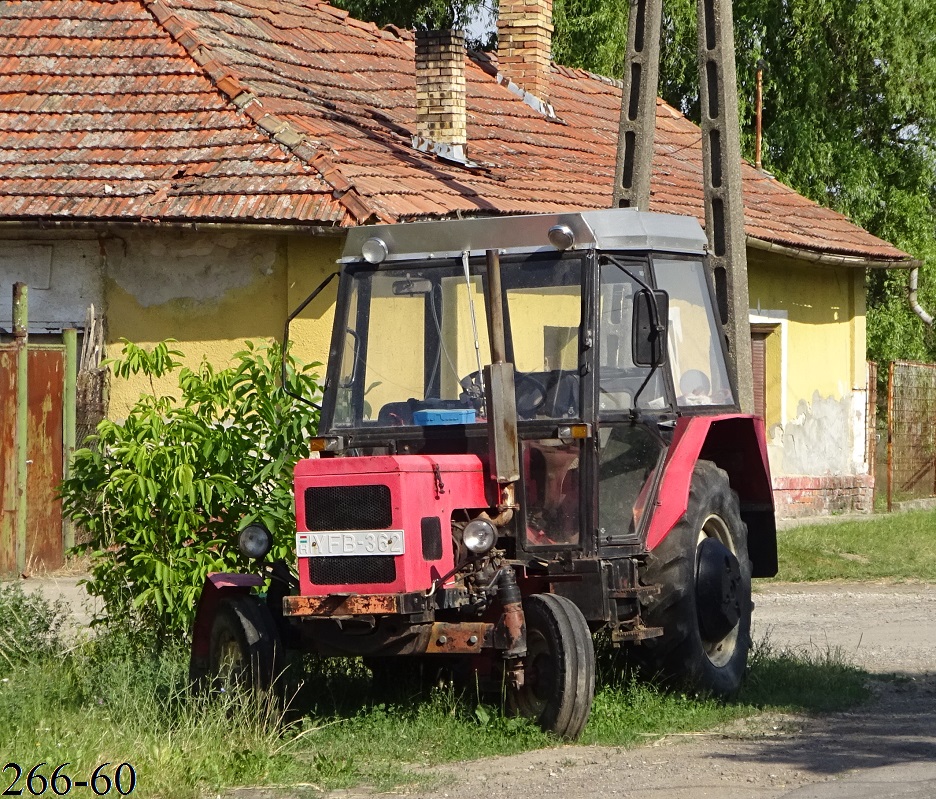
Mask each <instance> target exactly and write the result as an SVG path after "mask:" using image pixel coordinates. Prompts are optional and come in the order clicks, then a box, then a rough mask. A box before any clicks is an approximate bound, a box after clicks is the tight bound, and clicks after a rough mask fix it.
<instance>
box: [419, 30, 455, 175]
mask: <svg viewBox="0 0 936 799" xmlns="http://www.w3.org/2000/svg"><path fill="white" fill-rule="evenodd" d="M467 143H468V132H467V117H466V114H465V34H464V33H463V32H462V31H453V30H435V31H416V135H415V136H413V147H415V148H416V149H417V150H421V151H423V152H433V153H435V154H436V155H438V156H440V157H442V158H447V159H449V160H452V161H460V162H463V163H464V162H466V154H465V147H466V145H467Z"/></svg>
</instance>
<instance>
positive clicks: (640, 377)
mask: <svg viewBox="0 0 936 799" xmlns="http://www.w3.org/2000/svg"><path fill="white" fill-rule="evenodd" d="M647 266H648V264H647V261H646V260H639V261H638V260H629V259H624V258H620V259H618V258H615V259H614V260H610V261H609V262H607V263H603V264H602V265H601V291H600V296H599V308H598V310H599V314H598V331H599V336H598V342H599V363H598V411H599V413H601V414H602V415H608V414H614V413H615V412H617V411H630V409H631V408H635V407H639V408H648V409H659V408H664V407H666V405H667V402H666V386H665V383H664V380H663V372H662V371H661V370H659V369H657V370H655V371H654V372H653V374H652V375H651V374H650V371H651V370H650V368H649V367H646V366H635V365H634V360H633V335H634V333H633V323H634V316H633V315H634V294H635V293H636V292H638V291H640V284H639V283H638V282H637V281H636V280H635V279H634V277H637V278H639V279H640V280H642V281H643V282H644V283H647V282H648V280H649V277H648V275H647ZM628 273H630V274H628ZM632 276H633V277H632ZM648 376H649V380H648V379H647V378H648ZM645 381H646V385H644V383H645Z"/></svg>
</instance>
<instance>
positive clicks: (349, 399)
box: [320, 209, 737, 557]
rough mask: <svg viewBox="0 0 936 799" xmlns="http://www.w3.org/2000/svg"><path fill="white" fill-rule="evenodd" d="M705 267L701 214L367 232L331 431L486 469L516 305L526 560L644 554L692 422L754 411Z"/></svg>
mask: <svg viewBox="0 0 936 799" xmlns="http://www.w3.org/2000/svg"><path fill="white" fill-rule="evenodd" d="M491 249H494V250H496V252H497V255H498V257H499V266H500V273H501V274H500V281H499V283H500V292H499V295H500V296H498V297H492V296H491V290H490V285H489V283H490V281H489V279H488V270H489V266H488V259H487V253H488V251H489V250H491ZM704 258H705V238H704V235H703V232H702V230H701V228H700V226H699V224H698V222H697V221H696V220H695V219H692V218H689V217H678V216H669V215H662V214H648V213H640V212H638V211H635V210H630V209H619V210H602V211H589V212H581V213H574V214H552V215H535V216H527V217H513V218H490V219H470V220H452V221H445V222H428V223H415V224H409V225H393V226H376V227H362V228H357V229H355V230H352V231H351V232H350V233H349V236H348V241H347V245H346V247H345V250H344V254H343V256H342V259H341V260H342V263H343V264H344V270H343V274H342V278H341V284H340V289H339V301H338V306H337V310H336V322H335V326H334V336H333V339H332V343H331V352H330V357H329V370H328V376H327V383H326V388H325V395H324V407H323V412H322V425H321V431H320V433H321V434H322V435H324V436H326V437H330V439H331V441H332V442H333V443H332V444H331V446H333V447H334V448H336V449H340V450H342V451H345V452H347V451H353V452H355V453H357V454H371V455H377V454H389V455H394V454H415V453H418V454H455V453H474V454H477V455H478V456H480V457H481V458H482V459H486V458H487V457H488V452H489V446H488V438H489V436H490V430H489V424H488V423H489V419H488V418H487V416H488V411H487V402H486V393H485V385H484V367H485V365H486V364H488V363H490V362H491V327H490V320H491V310H492V309H491V308H490V306H491V304H492V303H499V304H500V305H501V306H502V318H503V336H504V345H505V360H506V361H507V362H509V363H511V364H513V367H514V375H513V394H514V403H515V407H516V420H517V434H518V437H519V443H518V446H519V449H520V452H519V464H520V471H521V472H522V476H521V479H520V481H519V485H520V487H521V491H520V494H521V495H522V496H521V502H522V508H523V513H522V516H523V520H522V522H520V523H519V529H518V531H517V532H518V535H517V538H516V542H515V547H516V550H517V553H527V555H529V556H530V557H534V556H535V557H538V555H536V553H537V552H540V551H542V550H544V549H545V550H549V549H556V548H559V549H561V548H573V549H579V550H583V551H588V552H591V553H594V552H595V551H596V550H597V549H598V548H599V547H600V546H602V545H619V544H625V543H626V544H630V545H634V544H637V543H638V542H639V540H640V537H641V536H640V522H641V516H642V503H641V502H640V501H638V500H639V499H641V498H642V499H643V500H644V501H645V500H646V499H647V496H648V492H650V491H652V485H648V478H649V477H650V476H651V475H652V473H653V472H654V471H655V470H656V469H657V468H658V466H659V464H660V462H661V460H662V456H663V454H664V453H665V450H666V443H667V439H668V437H669V435H670V434H671V433H672V431H673V427H674V422H675V420H676V419H677V417H680V416H683V415H692V414H713V413H731V412H736V411H737V403H736V399H735V394H734V391H733V388H732V385H731V382H730V380H729V373H728V369H727V366H726V353H725V341H724V336H723V334H722V331H721V328H720V326H719V324H718V323H717V319H716V314H717V311H716V308H715V302H714V293H713V291H712V290H711V286H710V285H709V282H708V279H707V275H706V271H705V267H704ZM651 483H652V481H651ZM585 486H597V489H598V502H597V508H596V507H595V504H596V503H594V502H592V501H591V500H590V499H588V498H587V492H586V489H585ZM642 494H643V496H642V497H641V495H642ZM512 548H513V545H512Z"/></svg>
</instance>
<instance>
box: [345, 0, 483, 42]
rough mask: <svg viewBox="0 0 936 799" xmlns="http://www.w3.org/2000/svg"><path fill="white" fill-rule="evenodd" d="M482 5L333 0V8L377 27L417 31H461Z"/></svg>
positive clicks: (472, 0) (449, 0)
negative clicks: (390, 26) (340, 9)
mask: <svg viewBox="0 0 936 799" xmlns="http://www.w3.org/2000/svg"><path fill="white" fill-rule="evenodd" d="M483 3H484V0H402V2H401V1H400V0H337V1H336V2H335V5H336V6H338V7H339V8H343V9H345V11H347V12H349V13H350V14H351V16H353V17H355V18H357V19H363V20H367V21H368V22H373V23H375V24H376V25H378V26H379V27H383V26H384V25H390V24H393V25H397V26H398V27H401V28H417V29H420V30H449V29H451V28H455V29H458V30H461V29H463V28H465V27H466V26H467V25H468V23H469V22H470V21H471V19H472V17H473V16H474V15H475V14H477V13H478V10H479V9H480V8H482V6H483ZM482 13H483V12H482ZM486 16H487V17H488V18H492V17H493V14H492V12H490V11H488V12H487V14H486ZM476 44H478V43H473V46H474V45H476Z"/></svg>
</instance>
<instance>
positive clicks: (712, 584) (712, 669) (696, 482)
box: [634, 461, 752, 698]
mask: <svg viewBox="0 0 936 799" xmlns="http://www.w3.org/2000/svg"><path fill="white" fill-rule="evenodd" d="M641 576H642V578H643V583H644V584H645V585H658V586H660V593H659V595H657V596H655V597H652V598H651V599H650V600H649V601H648V606H647V608H646V610H645V611H644V621H645V623H646V624H647V625H649V626H651V627H662V628H663V635H662V636H661V637H659V638H651V639H648V640H647V641H645V642H643V643H642V644H641V645H639V646H637V647H635V648H634V655H635V658H636V659H637V661H638V663H639V664H640V665H641V666H642V667H643V669H644V670H645V671H647V672H650V673H652V674H657V675H661V676H663V677H664V678H665V679H667V680H669V681H671V682H676V683H679V684H681V685H683V686H685V687H688V688H690V689H693V690H697V691H700V692H702V693H708V694H713V695H715V696H718V697H722V698H729V697H732V696H734V695H735V694H736V693H737V692H738V690H739V689H740V687H741V680H742V678H743V677H744V671H745V668H746V666H747V656H748V650H749V649H750V645H751V607H752V606H751V562H750V560H749V559H748V547H747V528H746V526H745V524H744V522H743V521H741V514H740V509H739V504H738V497H737V494H735V493H734V492H733V491H732V490H731V487H730V485H729V483H728V476H727V474H726V473H725V472H724V471H722V470H721V469H719V468H718V467H717V466H716V465H715V464H714V463H711V462H710V461H699V462H698V463H697V464H696V467H695V470H694V471H693V474H692V483H691V485H690V489H689V506H688V509H687V510H686V514H685V516H683V518H682V520H681V521H680V522H679V523H678V524H677V525H676V526H675V527H674V528H673V529H672V530H671V531H670V533H669V535H667V537H666V538H664V539H663V541H662V542H661V543H660V544H659V545H658V546H657V547H656V548H655V549H654V550H653V551H652V552H651V553H650V557H649V559H648V561H647V565H646V567H645V569H644V570H643V573H642V575H641Z"/></svg>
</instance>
